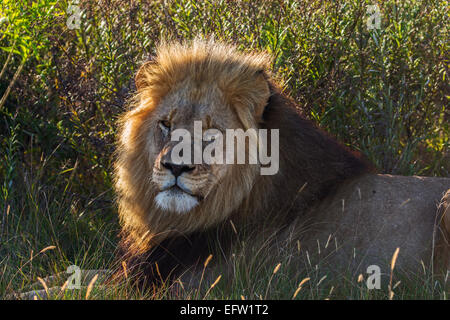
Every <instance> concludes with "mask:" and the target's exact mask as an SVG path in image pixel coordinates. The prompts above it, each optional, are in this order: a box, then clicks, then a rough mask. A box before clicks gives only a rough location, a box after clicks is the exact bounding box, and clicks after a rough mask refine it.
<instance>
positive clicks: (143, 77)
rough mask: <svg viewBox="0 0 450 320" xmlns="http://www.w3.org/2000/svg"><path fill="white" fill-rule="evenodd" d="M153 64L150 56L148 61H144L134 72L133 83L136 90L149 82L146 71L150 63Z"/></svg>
mask: <svg viewBox="0 0 450 320" xmlns="http://www.w3.org/2000/svg"><path fill="white" fill-rule="evenodd" d="M154 64H155V61H154V59H153V57H151V58H150V59H149V60H148V61H146V62H145V63H144V64H143V65H142V66H141V67H140V68H139V70H138V71H137V72H136V76H135V77H134V83H135V85H136V89H137V91H141V90H142V89H144V88H146V87H148V85H149V83H148V81H147V73H148V71H149V69H150V68H151V66H152V65H154Z"/></svg>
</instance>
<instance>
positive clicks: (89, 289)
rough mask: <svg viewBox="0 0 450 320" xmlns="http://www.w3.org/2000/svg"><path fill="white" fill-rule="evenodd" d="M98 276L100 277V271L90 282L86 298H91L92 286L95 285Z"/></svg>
mask: <svg viewBox="0 0 450 320" xmlns="http://www.w3.org/2000/svg"><path fill="white" fill-rule="evenodd" d="M97 278H98V273H97V274H96V275H95V276H94V277H93V278H92V279H91V281H90V282H89V285H88V287H87V290H86V300H88V299H89V296H90V294H91V291H92V288H93V287H94V283H95V281H97Z"/></svg>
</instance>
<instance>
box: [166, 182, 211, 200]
mask: <svg viewBox="0 0 450 320" xmlns="http://www.w3.org/2000/svg"><path fill="white" fill-rule="evenodd" d="M161 191H168V192H170V193H171V194H173V195H177V194H179V193H187V194H188V195H190V196H192V197H195V198H197V200H199V201H200V200H203V197H202V196H201V195H198V194H194V193H192V191H190V190H189V189H187V188H185V187H183V186H182V185H179V184H175V185H173V186H171V187H169V188H166V189H164V190H161Z"/></svg>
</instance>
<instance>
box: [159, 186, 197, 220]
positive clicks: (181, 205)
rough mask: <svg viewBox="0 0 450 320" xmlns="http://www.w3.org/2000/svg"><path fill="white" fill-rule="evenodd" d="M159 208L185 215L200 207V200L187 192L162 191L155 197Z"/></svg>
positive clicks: (177, 190) (176, 190)
mask: <svg viewBox="0 0 450 320" xmlns="http://www.w3.org/2000/svg"><path fill="white" fill-rule="evenodd" d="M155 201H156V204H157V206H158V207H159V208H160V209H162V210H165V211H170V212H175V213H178V214H184V213H188V212H189V211H191V210H192V209H193V208H194V207H195V206H197V205H198V199H197V198H196V197H195V196H192V195H190V194H188V193H186V192H183V191H181V190H179V189H178V188H177V189H173V188H172V189H169V190H165V191H161V192H160V193H158V195H157V196H156V197H155Z"/></svg>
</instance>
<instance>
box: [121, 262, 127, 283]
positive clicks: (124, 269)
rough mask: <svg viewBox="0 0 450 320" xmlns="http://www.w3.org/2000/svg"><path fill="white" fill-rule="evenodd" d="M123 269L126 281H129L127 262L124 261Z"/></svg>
mask: <svg viewBox="0 0 450 320" xmlns="http://www.w3.org/2000/svg"><path fill="white" fill-rule="evenodd" d="M122 269H123V275H124V276H125V279H128V271H127V263H126V262H125V261H122Z"/></svg>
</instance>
